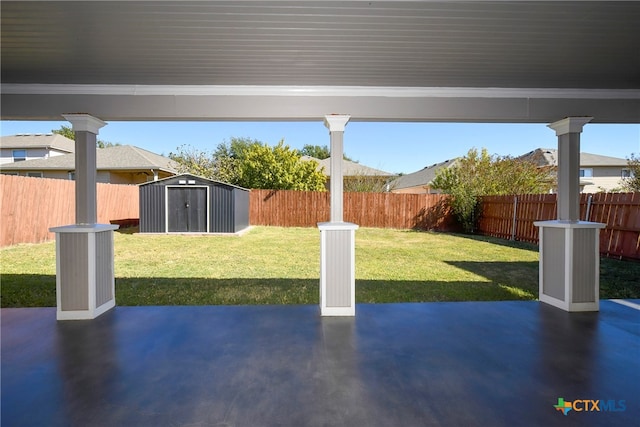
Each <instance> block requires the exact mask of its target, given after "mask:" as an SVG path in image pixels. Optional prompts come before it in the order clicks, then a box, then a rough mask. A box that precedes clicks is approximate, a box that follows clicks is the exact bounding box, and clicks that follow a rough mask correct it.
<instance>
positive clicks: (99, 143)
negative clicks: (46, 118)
mask: <svg viewBox="0 0 640 427" xmlns="http://www.w3.org/2000/svg"><path fill="white" fill-rule="evenodd" d="M51 132H52V133H55V134H58V135H62V136H64V137H65V138H69V139H70V140H72V141H75V140H76V134H75V132H74V131H73V129H71V128H70V127H69V126H64V125H62V126H60V129H52V130H51ZM117 145H120V144H115V143H113V142H105V141H103V140H101V139H97V138H96V147H98V148H107V147H115V146H117Z"/></svg>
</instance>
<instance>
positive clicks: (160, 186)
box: [139, 174, 249, 233]
mask: <svg viewBox="0 0 640 427" xmlns="http://www.w3.org/2000/svg"><path fill="white" fill-rule="evenodd" d="M139 188H140V232H141V233H235V232H238V231H241V230H243V229H245V228H247V227H248V226H249V190H247V189H246V188H242V187H238V186H235V185H231V184H226V183H224V182H220V181H214V180H210V179H206V178H202V177H199V176H195V175H191V174H182V175H176V176H172V177H169V178H165V179H161V180H158V181H151V182H146V183H144V184H140V186H139Z"/></svg>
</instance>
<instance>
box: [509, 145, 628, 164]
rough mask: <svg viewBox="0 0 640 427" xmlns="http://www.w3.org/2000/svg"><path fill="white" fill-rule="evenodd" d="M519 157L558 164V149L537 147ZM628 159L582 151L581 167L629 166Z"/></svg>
mask: <svg viewBox="0 0 640 427" xmlns="http://www.w3.org/2000/svg"><path fill="white" fill-rule="evenodd" d="M518 158H519V159H523V160H529V161H533V162H534V163H535V164H536V165H538V166H558V150H557V149H555V148H536V149H535V150H533V151H530V152H528V153H527V154H523V155H522V156H520V157H518ZM627 164H628V162H627V160H626V159H621V158H619V157H610V156H601V155H599V154H592V153H580V166H581V167H588V166H593V167H618V166H621V167H624V166H627Z"/></svg>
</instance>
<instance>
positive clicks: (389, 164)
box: [0, 121, 640, 173]
mask: <svg viewBox="0 0 640 427" xmlns="http://www.w3.org/2000/svg"><path fill="white" fill-rule="evenodd" d="M62 125H67V126H68V125H69V124H68V123H67V122H64V121H60V122H30V121H2V122H0V126H1V128H0V133H1V135H2V136H5V135H14V134H17V133H49V132H51V130H52V129H58V128H60V126H62ZM231 137H249V138H254V139H257V140H260V141H262V142H265V143H267V144H270V145H275V144H277V143H278V141H280V140H281V139H284V141H285V143H286V144H288V145H289V146H291V147H293V148H302V146H303V145H305V144H311V145H329V131H328V130H327V128H326V127H325V126H324V124H323V123H322V122H320V121H317V122H110V123H109V124H108V125H107V126H105V127H104V128H102V129H101V130H100V135H99V138H100V139H102V140H104V141H108V142H113V143H119V144H128V145H135V146H138V147H141V148H144V149H147V150H150V151H153V152H156V153H158V154H165V155H166V154H168V153H169V152H171V151H175V150H176V148H177V147H178V146H180V145H182V144H189V145H191V146H194V147H196V148H199V149H203V150H211V149H215V147H216V146H217V145H218V144H219V143H221V142H224V141H228V140H229V138H231ZM344 146H345V152H346V153H347V155H348V156H349V157H351V158H353V159H355V160H358V161H359V162H360V163H362V164H364V165H367V166H370V167H374V168H378V169H382V170H385V171H388V172H393V173H400V172H402V173H411V172H415V171H417V170H420V169H422V168H423V167H425V166H429V165H431V164H433V163H438V162H442V161H444V160H447V159H451V158H453V157H457V156H462V155H464V154H466V152H467V151H468V150H469V149H470V148H472V147H476V148H478V149H480V148H487V149H488V150H489V152H490V153H492V154H499V155H513V156H517V155H520V154H524V153H527V152H529V151H531V150H533V149H535V148H539V147H542V148H556V146H557V139H556V136H555V132H554V131H552V130H551V129H549V128H547V126H546V125H544V124H477V123H387V122H376V123H371V122H357V121H353V122H349V123H348V124H347V127H346V129H345V134H344ZM581 151H583V152H587V153H594V154H600V155H605V156H612V157H620V158H627V157H629V156H630V155H631V153H640V124H634V125H611V124H606V125H605V124H587V125H586V126H585V127H584V130H583V133H582V137H581Z"/></svg>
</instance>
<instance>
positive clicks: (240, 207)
mask: <svg viewBox="0 0 640 427" xmlns="http://www.w3.org/2000/svg"><path fill="white" fill-rule="evenodd" d="M233 192H234V201H235V206H234V216H235V224H234V225H235V229H234V231H236V232H237V231H240V230H244V229H245V228H247V227H248V226H249V192H248V191H244V190H241V189H239V188H236V189H234V190H233Z"/></svg>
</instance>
